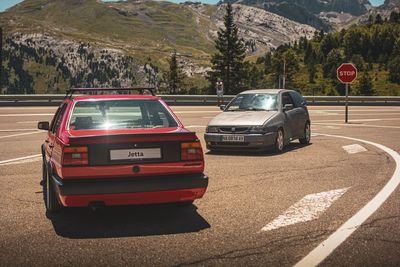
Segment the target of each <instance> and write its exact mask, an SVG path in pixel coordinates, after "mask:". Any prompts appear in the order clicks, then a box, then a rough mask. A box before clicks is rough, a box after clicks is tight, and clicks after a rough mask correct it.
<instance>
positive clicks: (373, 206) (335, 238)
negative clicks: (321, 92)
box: [295, 134, 400, 267]
mask: <svg viewBox="0 0 400 267" xmlns="http://www.w3.org/2000/svg"><path fill="white" fill-rule="evenodd" d="M320 135H321V136H327V137H334V138H343V139H347V140H352V141H356V142H361V143H365V144H368V145H371V146H375V147H377V148H378V149H381V150H383V151H384V152H386V153H387V154H389V155H390V156H391V157H392V158H393V159H394V161H395V162H396V169H395V171H394V173H393V175H392V177H391V178H390V180H389V181H388V182H387V184H386V185H385V186H384V187H383V188H382V190H381V191H379V193H378V194H377V195H376V196H375V197H374V198H373V199H372V200H371V201H370V202H368V203H367V204H366V205H365V206H364V207H363V208H362V209H361V210H359V211H358V212H357V213H356V214H355V215H354V216H353V217H351V218H350V219H349V220H348V221H347V222H345V223H344V224H343V225H342V226H341V227H340V228H339V229H337V230H336V232H334V233H333V234H332V235H330V236H329V237H328V238H327V239H326V240H325V241H323V242H322V243H321V244H319V245H318V246H317V247H316V248H315V249H314V250H312V251H311V252H310V253H309V254H308V255H307V256H305V257H304V258H303V259H302V260H300V261H299V262H298V263H297V264H296V265H295V267H303V266H307V267H309V266H317V265H318V264H320V263H321V262H322V261H323V260H324V259H326V258H327V257H328V256H329V255H330V254H331V253H332V252H333V251H334V250H335V249H336V248H337V247H338V246H339V245H340V244H342V243H343V242H344V241H345V240H346V239H347V238H348V237H349V236H350V235H351V234H352V233H353V232H354V231H355V230H357V229H358V227H360V226H361V225H362V224H363V223H364V222H365V221H366V220H367V219H368V218H369V217H370V216H371V215H372V214H373V213H374V212H375V211H377V210H378V209H379V207H380V206H381V205H382V204H383V203H384V202H385V201H386V199H388V197H389V196H390V195H391V194H392V193H393V191H394V190H396V188H397V187H398V186H399V184H400V155H399V154H398V153H397V152H396V151H394V150H392V149H390V148H388V147H386V146H383V145H381V144H377V143H374V142H370V141H366V140H362V139H357V138H352V137H347V136H340V135H330V134H320Z"/></svg>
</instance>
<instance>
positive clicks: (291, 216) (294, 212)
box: [261, 187, 350, 231]
mask: <svg viewBox="0 0 400 267" xmlns="http://www.w3.org/2000/svg"><path fill="white" fill-rule="evenodd" d="M349 188H350V187H347V188H342V189H336V190H331V191H327V192H321V193H316V194H310V195H307V196H305V197H304V198H302V199H301V200H300V201H298V202H297V203H295V204H294V205H293V206H291V207H290V208H289V209H287V210H286V211H285V212H284V213H283V214H282V215H279V216H278V217H277V218H276V219H275V220H273V221H272V222H270V223H269V224H267V225H266V226H264V227H263V228H262V229H261V231H271V230H275V229H278V228H281V227H284V226H289V225H293V224H297V223H302V222H308V221H312V220H315V219H318V217H319V216H321V215H322V214H323V213H324V212H325V211H326V210H327V209H328V208H329V207H330V206H331V205H332V204H333V202H335V201H336V200H338V199H339V198H340V197H341V196H342V195H343V194H344V193H346V191H347V190H348V189H349Z"/></svg>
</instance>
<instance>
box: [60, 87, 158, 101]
mask: <svg viewBox="0 0 400 267" xmlns="http://www.w3.org/2000/svg"><path fill="white" fill-rule="evenodd" d="M154 89H155V88H154V87H150V86H147V87H146V86H132V87H123V88H71V89H69V90H67V93H66V95H65V97H64V99H66V98H71V97H72V95H73V94H74V93H76V92H81V93H87V92H112V91H139V94H140V95H143V94H144V91H148V92H150V94H151V95H152V96H155V94H154Z"/></svg>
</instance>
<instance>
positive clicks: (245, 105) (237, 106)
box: [225, 94, 277, 111]
mask: <svg viewBox="0 0 400 267" xmlns="http://www.w3.org/2000/svg"><path fill="white" fill-rule="evenodd" d="M276 109H277V95H276V94H239V95H237V96H236V97H235V98H234V99H233V100H232V102H231V103H229V105H228V107H227V108H226V110H225V111H246V110H254V111H270V110H276Z"/></svg>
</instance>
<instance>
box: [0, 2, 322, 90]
mask: <svg viewBox="0 0 400 267" xmlns="http://www.w3.org/2000/svg"><path fill="white" fill-rule="evenodd" d="M224 8H225V7H224V5H219V6H214V5H204V4H194V3H186V4H173V3H169V2H158V1H150V0H128V1H117V2H102V1H100V0H68V1H65V0H25V1H23V2H22V3H20V4H18V5H16V6H14V7H13V8H11V9H9V10H7V11H6V12H3V13H0V25H2V27H3V29H4V32H5V37H6V42H5V47H4V49H5V60H4V61H3V64H4V67H5V70H6V73H5V76H6V77H5V80H6V83H7V84H6V85H7V87H8V88H12V89H13V90H17V89H18V88H24V89H23V90H24V91H21V92H18V93H33V92H36V93H44V92H55V91H63V90H64V89H66V88H68V87H70V86H112V85H114V86H120V85H130V84H132V83H144V82H150V83H156V82H159V81H160V79H161V77H162V75H161V70H163V69H165V68H166V66H167V59H168V58H169V56H170V54H171V52H172V51H173V50H174V49H176V51H177V52H178V56H179V61H180V62H181V64H182V65H183V66H184V70H185V72H186V73H187V74H188V75H189V76H193V77H194V76H198V75H204V74H205V73H206V72H207V70H209V59H210V55H211V53H213V52H215V50H214V49H215V48H214V42H213V40H214V39H215V38H216V33H217V31H218V29H219V28H220V27H222V26H223V22H222V20H223V16H224ZM234 8H235V13H234V14H235V21H236V22H237V25H238V27H239V32H240V35H241V37H242V38H243V39H244V40H245V43H246V48H247V51H248V54H249V56H252V55H261V54H263V53H264V52H265V51H267V50H270V49H271V48H275V47H277V46H279V45H280V44H283V43H287V42H293V41H294V40H297V39H298V38H299V37H302V36H306V37H310V36H312V34H313V33H314V31H315V28H313V27H311V26H309V25H304V24H300V23H297V22H294V21H291V20H289V19H287V18H284V17H282V16H279V15H276V14H274V13H271V12H268V11H266V10H263V9H259V8H256V7H251V6H246V5H240V4H237V5H234Z"/></svg>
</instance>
